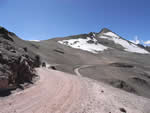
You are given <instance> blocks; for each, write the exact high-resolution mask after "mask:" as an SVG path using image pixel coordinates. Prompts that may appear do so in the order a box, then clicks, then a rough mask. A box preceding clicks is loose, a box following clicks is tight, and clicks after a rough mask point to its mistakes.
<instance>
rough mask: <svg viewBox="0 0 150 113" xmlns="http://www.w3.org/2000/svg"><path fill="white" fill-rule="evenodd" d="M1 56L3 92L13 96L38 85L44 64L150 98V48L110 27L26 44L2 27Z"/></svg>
mask: <svg viewBox="0 0 150 113" xmlns="http://www.w3.org/2000/svg"><path fill="white" fill-rule="evenodd" d="M0 57H1V59H0V60H1V61H0V90H2V91H4V90H5V89H7V90H8V89H11V90H9V93H10V92H11V91H12V89H13V90H14V89H17V88H19V87H22V88H24V85H22V84H25V83H29V84H30V83H33V84H34V81H33V80H34V78H36V77H37V76H38V74H36V72H35V67H39V66H40V63H43V64H45V65H46V67H47V68H52V69H54V70H57V71H61V72H64V73H69V74H73V75H77V76H83V77H85V78H89V79H91V80H94V81H96V82H101V83H104V84H107V85H109V86H111V87H114V88H117V89H119V90H123V91H125V92H127V93H131V94H133V95H136V96H140V97H142V98H147V99H149V98H150V60H149V58H150V48H149V47H145V46H143V45H140V44H135V43H133V42H131V41H129V40H126V39H125V38H123V37H121V36H119V35H118V34H117V33H115V32H112V31H111V30H109V29H107V28H104V29H102V30H101V31H100V32H98V33H96V32H90V33H88V34H79V35H74V36H67V37H57V38H53V39H48V40H41V41H25V40H22V39H20V38H19V37H18V36H17V35H15V34H14V33H12V32H9V31H8V30H6V29H5V28H3V27H1V28H0ZM39 60H40V61H39ZM14 67H16V68H14ZM22 73H24V74H22ZM12 87H13V88H12ZM123 113H125V112H123ZM144 113H148V112H144Z"/></svg>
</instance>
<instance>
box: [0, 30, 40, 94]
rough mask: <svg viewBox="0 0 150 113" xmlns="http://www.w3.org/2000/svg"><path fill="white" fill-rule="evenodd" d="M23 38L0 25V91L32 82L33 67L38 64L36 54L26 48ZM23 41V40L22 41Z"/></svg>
mask: <svg viewBox="0 0 150 113" xmlns="http://www.w3.org/2000/svg"><path fill="white" fill-rule="evenodd" d="M19 42H23V40H21V39H19V38H18V37H17V36H16V35H15V34H14V33H11V32H9V31H7V30H6V29H5V28H3V27H0V91H1V93H2V91H6V90H10V89H15V88H17V87H18V86H19V85H20V84H23V83H25V82H32V78H33V77H34V76H35V72H34V67H37V66H39V64H38V58H36V57H38V56H36V54H34V53H32V52H31V51H30V50H28V48H27V46H26V45H25V44H23V45H21V43H19ZM24 43H25V42H24Z"/></svg>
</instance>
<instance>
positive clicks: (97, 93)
mask: <svg viewBox="0 0 150 113" xmlns="http://www.w3.org/2000/svg"><path fill="white" fill-rule="evenodd" d="M37 73H38V74H39V75H40V80H39V81H38V82H36V83H35V85H34V86H32V87H31V88H28V89H26V90H24V91H20V92H18V93H16V94H13V95H11V96H9V97H5V98H0V113H149V111H150V108H149V106H150V100H149V99H146V98H143V97H139V96H136V95H133V94H130V93H127V92H124V91H120V90H118V89H116V88H113V87H110V86H108V85H105V84H103V83H99V82H96V81H93V80H90V79H88V78H83V77H77V76H74V75H71V74H66V73H63V72H59V71H54V70H50V69H47V68H40V69H37Z"/></svg>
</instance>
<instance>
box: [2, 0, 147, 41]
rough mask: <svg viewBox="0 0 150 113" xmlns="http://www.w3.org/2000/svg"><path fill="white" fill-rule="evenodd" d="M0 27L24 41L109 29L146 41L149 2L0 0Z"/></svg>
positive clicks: (118, 0) (127, 0) (128, 0)
mask: <svg viewBox="0 0 150 113" xmlns="http://www.w3.org/2000/svg"><path fill="white" fill-rule="evenodd" d="M0 26H3V27H5V28H6V29H8V30H9V31H12V32H14V33H15V34H16V35H18V36H19V37H20V38H22V39H25V40H45V39H49V38H53V37H63V36H69V35H76V34H82V33H89V32H99V31H100V30H101V29H102V28H109V29H110V30H112V31H113V32H115V33H117V34H119V35H120V36H122V37H124V38H126V39H128V40H133V39H138V40H142V41H147V40H150V0H0Z"/></svg>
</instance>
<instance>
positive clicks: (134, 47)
mask: <svg viewBox="0 0 150 113" xmlns="http://www.w3.org/2000/svg"><path fill="white" fill-rule="evenodd" d="M100 38H104V39H108V40H112V41H114V42H115V43H116V44H119V45H121V46H123V47H124V48H125V49H124V50H125V51H128V52H135V53H141V54H149V52H148V51H146V50H145V49H142V48H140V47H138V46H137V45H136V44H133V43H129V42H128V41H126V40H124V39H122V38H120V37H119V36H117V35H116V34H115V33H112V32H107V33H103V35H102V36H100Z"/></svg>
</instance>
